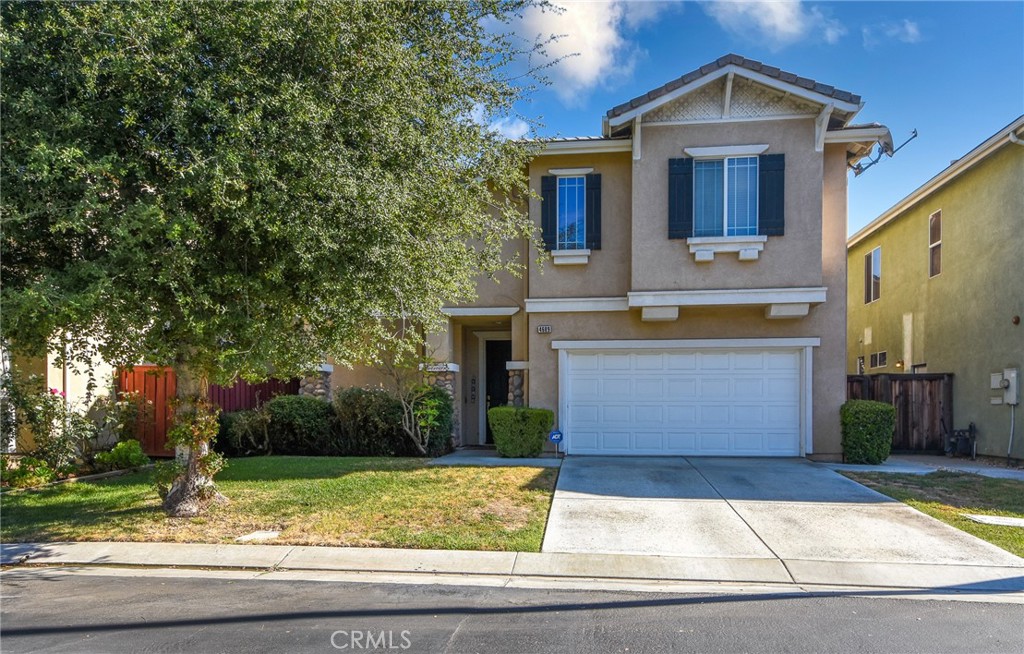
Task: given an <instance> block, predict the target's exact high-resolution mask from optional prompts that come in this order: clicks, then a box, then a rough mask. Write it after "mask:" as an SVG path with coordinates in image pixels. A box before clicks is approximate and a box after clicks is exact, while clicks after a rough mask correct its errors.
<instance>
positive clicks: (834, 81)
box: [504, 0, 1024, 233]
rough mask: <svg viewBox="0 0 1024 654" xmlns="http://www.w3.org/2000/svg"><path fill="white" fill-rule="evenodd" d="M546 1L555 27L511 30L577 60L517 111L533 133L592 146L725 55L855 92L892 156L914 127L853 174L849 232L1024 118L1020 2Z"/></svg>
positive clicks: (529, 24) (510, 124)
mask: <svg viewBox="0 0 1024 654" xmlns="http://www.w3.org/2000/svg"><path fill="white" fill-rule="evenodd" d="M555 2H556V4H559V5H562V6H564V7H565V11H564V12H563V13H562V14H561V15H558V16H553V15H551V14H543V15H542V14H539V13H532V14H528V15H527V16H526V17H525V18H524V19H523V20H522V21H521V22H519V23H517V24H516V25H515V26H514V27H515V30H516V31H517V32H518V33H519V34H521V35H523V36H524V37H527V38H529V37H532V36H533V35H535V34H537V33H545V34H550V33H558V34H564V36H563V38H562V39H561V40H560V41H559V42H558V43H557V44H556V45H555V46H554V48H553V54H555V55H559V54H562V55H564V54H569V53H578V55H577V56H571V57H568V58H566V59H564V60H563V61H562V62H561V63H560V64H558V65H556V66H555V67H554V68H552V69H550V71H549V77H550V79H551V82H552V84H551V86H549V87H546V88H543V89H541V90H539V91H537V92H536V93H534V94H533V95H532V96H531V97H530V99H529V100H528V101H526V102H523V103H522V104H521V105H520V107H519V110H520V113H521V114H522V116H523V117H525V118H528V119H539V121H540V122H541V123H542V126H541V127H540V128H539V129H538V134H540V135H543V136H554V135H559V136H580V135H593V134H598V133H600V126H601V116H602V115H603V113H604V112H605V111H607V110H608V109H610V108H611V107H613V106H615V105H616V104H618V103H620V102H623V101H626V100H628V99H630V98H632V97H634V96H637V95H640V94H642V93H645V92H646V91H648V90H650V89H652V88H655V87H657V86H660V85H661V84H664V83H665V82H667V81H669V80H672V79H675V78H676V77H679V76H680V75H682V74H684V73H686V72H689V71H690V70H693V69H694V68H697V67H698V66H700V65H702V64H705V63H708V62H710V61H712V60H714V59H717V58H718V57H719V56H721V55H723V54H726V53H729V52H734V53H736V54H740V55H743V56H746V57H749V58H752V59H758V60H760V61H763V62H765V63H767V64H771V65H773V66H778V67H780V68H782V69H784V70H789V71H792V72H794V73H797V74H799V75H802V76H804V77H810V78H812V79H816V80H818V81H820V82H824V83H826V84H831V85H833V86H836V87H838V88H841V89H845V90H847V91H851V92H853V93H857V94H860V95H861V97H862V98H863V100H864V101H865V103H866V104H865V106H864V109H863V110H862V111H861V112H860V114H858V115H857V117H856V118H855V121H856V122H871V121H877V122H880V123H883V124H885V125H887V126H888V127H889V128H890V129H891V130H892V134H893V139H894V141H895V142H896V144H897V145H898V144H900V143H902V142H903V141H904V140H905V139H906V138H907V137H909V135H910V132H911V130H913V129H917V130H918V132H919V134H920V136H919V137H918V138H917V139H915V140H914V141H913V142H911V143H910V144H909V145H908V146H907V147H906V148H904V149H903V150H901V151H900V152H899V153H898V154H897V155H896V156H895V157H894V158H892V159H887V158H883V159H882V161H881V162H880V163H879V164H878V165H876V166H874V167H873V168H871V169H870V170H869V171H867V172H865V173H864V174H863V175H861V176H860V177H858V178H856V179H854V178H853V177H852V176H851V179H850V194H849V207H850V213H849V231H850V233H853V232H855V231H856V230H857V229H859V228H861V227H862V226H864V225H865V224H867V223H868V222H870V221H871V220H872V219H874V218H875V217H877V216H878V215H879V214H880V213H882V212H883V211H885V210H886V209H888V208H889V207H891V206H892V205H893V204H895V203H896V202H897V201H899V200H900V199H901V198H902V197H904V196H905V195H907V194H908V193H910V192H911V191H912V190H914V189H915V188H917V187H918V186H920V185H921V184H922V183H924V182H925V181H927V180H928V179H929V178H930V177H932V176H933V175H935V174H936V173H938V172H939V171H940V170H942V169H943V168H945V167H946V166H947V165H949V163H950V161H951V160H953V159H956V158H958V157H961V156H963V155H964V154H966V153H967V152H968V151H969V150H971V149H972V148H973V147H974V146H976V145H977V144H979V143H981V142H982V141H983V140H985V139H986V138H988V137H989V136H991V135H992V134H994V133H995V132H996V131H998V130H999V129H1001V128H1003V127H1004V126H1006V125H1007V124H1009V123H1010V122H1011V121H1012V120H1014V119H1015V118H1016V117H1017V116H1019V115H1021V114H1022V113H1024V1H1022V0H1017V1H1015V2H799V1H796V0H780V1H775V2H741V1H737V2H646V1H635V0H634V1H632V2H626V1H622V0H609V1H602V2H575V1H569V0H555ZM516 125H517V122H516V121H514V120H513V121H506V122H505V124H504V127H505V128H506V129H507V130H508V131H510V132H512V133H514V132H516V131H517V130H516ZM520 134H521V132H520ZM520 134H517V135H520Z"/></svg>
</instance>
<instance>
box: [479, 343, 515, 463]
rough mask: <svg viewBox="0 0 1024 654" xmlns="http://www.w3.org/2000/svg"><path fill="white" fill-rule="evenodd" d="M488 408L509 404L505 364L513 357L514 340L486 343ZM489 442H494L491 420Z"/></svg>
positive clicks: (488, 433) (486, 398) (488, 422)
mask: <svg viewBox="0 0 1024 654" xmlns="http://www.w3.org/2000/svg"><path fill="white" fill-rule="evenodd" d="M486 357H487V358H486V363H485V366H486V368H485V369H486V378H487V388H486V389H485V391H486V393H487V394H486V396H485V401H486V402H487V404H486V408H487V409H490V408H491V407H492V406H505V405H506V404H508V371H507V370H506V369H505V364H506V363H507V362H508V361H509V360H511V359H512V341H487V343H486ZM486 442H487V443H493V442H494V435H493V434H492V433H491V424H490V421H489V420H488V421H487V440H486Z"/></svg>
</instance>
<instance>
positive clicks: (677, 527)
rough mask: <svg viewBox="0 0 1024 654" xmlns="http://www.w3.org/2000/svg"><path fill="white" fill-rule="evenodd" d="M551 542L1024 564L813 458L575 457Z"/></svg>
mask: <svg viewBox="0 0 1024 654" xmlns="http://www.w3.org/2000/svg"><path fill="white" fill-rule="evenodd" d="M542 549H543V551H544V552H575V553H587V554H646V555H664V556H676V557H705V558H709V559H710V558H714V559H745V560H749V561H751V562H752V563H761V564H764V565H767V564H768V563H769V562H771V563H772V564H774V565H776V566H778V564H779V563H780V562H781V563H782V564H783V565H784V566H785V567H786V568H787V569H788V570H789V572H790V573H792V571H793V569H794V568H798V567H800V566H801V565H803V566H805V567H806V566H814V565H817V566H818V567H821V565H822V563H821V562H842V563H857V562H862V563H872V564H878V563H882V564H901V565H904V566H905V565H906V564H944V565H949V564H959V565H971V566H1011V567H1021V566H1024V559H1021V558H1019V557H1016V556H1014V555H1012V554H1010V553H1009V552H1006V551H1005V550H1002V549H1000V548H998V547H996V546H994V545H991V544H989V543H986V542H984V541H982V540H980V539H978V538H975V537H973V536H970V535H969V534H966V533H964V532H962V531H960V530H958V529H954V528H953V527H950V526H948V525H946V524H944V523H941V522H939V521H938V520H934V519H933V518H930V517H928V516H926V515H924V514H922V513H919V512H918V511H915V510H914V509H911V508H910V507H908V506H906V505H904V504H903V503H901V502H897V501H894V500H891V499H889V498H887V497H885V496H883V495H881V494H879V493H876V492H875V491H872V490H870V489H868V488H865V487H864V486H861V485H860V484H857V483H856V482H853V481H850V480H849V479H846V478H845V477H843V476H841V475H839V474H838V473H836V472H834V471H832V470H829V469H827V468H825V467H823V466H820V465H817V464H814V463H811V462H809V461H806V460H804V459H742V458H702V457H694V458H680V457H672V458H669V457H664V458H619V457H569V458H567V459H566V460H565V462H564V463H563V465H562V469H561V472H560V474H559V477H558V486H557V488H556V490H555V495H554V500H553V503H552V506H551V514H550V516H549V518H548V526H547V531H546V533H545V535H544V544H543V548H542Z"/></svg>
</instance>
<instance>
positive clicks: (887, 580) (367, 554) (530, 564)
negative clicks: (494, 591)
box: [0, 542, 1024, 603]
mask: <svg viewBox="0 0 1024 654" xmlns="http://www.w3.org/2000/svg"><path fill="white" fill-rule="evenodd" d="M0 564H2V565H4V566H98V567H108V568H124V567H134V568H159V569H166V568H187V569H193V570H195V569H202V570H224V571H227V570H250V571H263V572H273V573H278V572H281V571H293V572H298V571H306V572H318V573H341V572H348V573H376V574H382V573H383V574H385V575H406V576H410V575H414V576H419V577H426V578H428V579H433V577H434V576H438V577H440V576H445V577H446V578H447V583H459V582H460V580H461V581H462V582H464V583H469V584H475V583H497V584H498V585H505V584H514V583H516V582H517V581H522V580H526V579H534V580H536V579H541V580H549V581H562V582H566V581H568V582H572V581H573V580H576V581H578V582H581V583H582V582H585V581H600V580H604V581H609V580H618V581H633V582H646V583H655V584H658V583H663V584H670V583H672V582H704V583H713V584H725V585H729V584H734V585H735V584H745V585H758V586H762V587H764V586H767V587H773V588H777V589H779V590H783V591H786V590H791V591H803V592H815V591H820V590H826V589H833V590H835V589H841V590H853V589H864V590H867V591H872V590H873V591H879V590H884V589H894V590H895V589H900V590H912V591H915V592H929V593H934V594H939V595H971V596H975V597H977V596H982V595H996V594H998V595H1000V596H1002V597H1003V599H1004V600H1005V599H1006V597H1007V596H1008V595H1009V596H1010V597H1011V599H1012V600H1013V601H1020V602H1021V603H1024V563H1022V564H1021V565H1020V566H992V565H926V564H903V563H870V562H844V561H825V560H799V559H793V560H786V561H779V560H777V559H756V558H754V559H745V558H706V557H672V556H636V555H623V554H571V553H562V552H552V553H535V552H475V551H450V550H399V549H370V548H345V547H304V546H287V545H212V544H181V543H88V542H83V543H6V544H3V545H2V546H0ZM453 576H454V577H456V579H455V580H454V581H453V580H452V579H451V577H453Z"/></svg>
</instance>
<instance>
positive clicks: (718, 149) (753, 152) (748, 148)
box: [683, 144, 768, 159]
mask: <svg viewBox="0 0 1024 654" xmlns="http://www.w3.org/2000/svg"><path fill="white" fill-rule="evenodd" d="M767 150H768V146H767V145H765V144H760V145H718V146H713V147H706V148H683V152H684V153H686V155H687V156H690V157H693V158H694V159H721V158H723V157H754V156H757V155H759V154H764V153H765V152H766V151H767Z"/></svg>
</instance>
